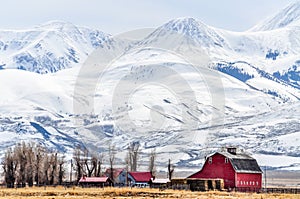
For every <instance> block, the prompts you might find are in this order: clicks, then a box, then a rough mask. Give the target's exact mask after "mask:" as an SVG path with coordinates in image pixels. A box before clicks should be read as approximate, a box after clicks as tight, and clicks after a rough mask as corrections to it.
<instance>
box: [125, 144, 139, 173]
mask: <svg viewBox="0 0 300 199" xmlns="http://www.w3.org/2000/svg"><path fill="white" fill-rule="evenodd" d="M139 147H140V143H139V142H132V143H130V145H129V147H128V154H129V165H130V171H137V161H138V157H139Z"/></svg>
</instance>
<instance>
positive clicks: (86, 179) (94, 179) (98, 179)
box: [79, 177, 108, 183]
mask: <svg viewBox="0 0 300 199" xmlns="http://www.w3.org/2000/svg"><path fill="white" fill-rule="evenodd" d="M107 180H108V177H82V178H81V179H80V180H79V182H102V183H105V182H107Z"/></svg>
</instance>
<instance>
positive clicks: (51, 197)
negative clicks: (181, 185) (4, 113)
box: [0, 187, 300, 199]
mask: <svg viewBox="0 0 300 199" xmlns="http://www.w3.org/2000/svg"><path fill="white" fill-rule="evenodd" d="M4 198H5V199H7V198H8V199H18V198H25V199H67V198H74V199H95V198H115V199H121V198H136V199H137V198H184V199H188V198H201V199H202V198H203V199H219V198H236V199H237V198H243V199H262V198H265V199H275V198H276V199H277V198H280V199H292V198H296V199H300V195H295V194H257V193H235V192H213V191H210V192H191V191H179V190H164V191H160V190H158V189H139V188H132V189H130V188H105V189H101V188H80V187H74V188H66V189H65V188H64V187H56V188H55V187H47V188H46V189H45V188H44V187H39V188H20V189H6V188H0V199H4Z"/></svg>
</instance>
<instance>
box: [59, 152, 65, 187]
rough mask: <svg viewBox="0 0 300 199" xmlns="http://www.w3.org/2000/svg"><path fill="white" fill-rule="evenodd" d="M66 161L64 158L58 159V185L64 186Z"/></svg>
mask: <svg viewBox="0 0 300 199" xmlns="http://www.w3.org/2000/svg"><path fill="white" fill-rule="evenodd" d="M65 163H66V162H65V159H64V156H62V157H61V158H59V159H58V184H59V185H62V182H63V178H64V177H65V172H66V170H65V168H64V164H65Z"/></svg>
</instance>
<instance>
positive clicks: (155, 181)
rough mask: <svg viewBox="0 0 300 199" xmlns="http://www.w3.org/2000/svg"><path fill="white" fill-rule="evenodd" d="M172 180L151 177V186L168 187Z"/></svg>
mask: <svg viewBox="0 0 300 199" xmlns="http://www.w3.org/2000/svg"><path fill="white" fill-rule="evenodd" d="M170 182H171V181H170V180H169V179H168V178H151V180H150V187H151V188H167V186H168V184H170Z"/></svg>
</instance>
